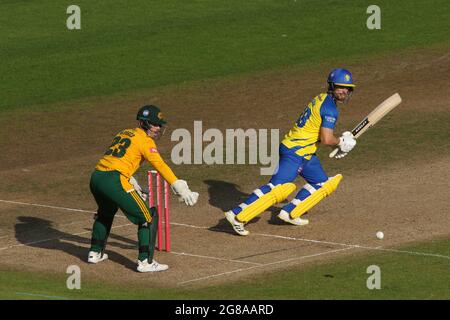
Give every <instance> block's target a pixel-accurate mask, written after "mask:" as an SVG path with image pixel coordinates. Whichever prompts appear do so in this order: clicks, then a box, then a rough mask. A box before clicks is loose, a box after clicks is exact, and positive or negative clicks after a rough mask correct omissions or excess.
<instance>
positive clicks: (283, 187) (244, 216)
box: [236, 183, 296, 223]
mask: <svg viewBox="0 0 450 320" xmlns="http://www.w3.org/2000/svg"><path fill="white" fill-rule="evenodd" d="M295 188H296V187H295V184H293V183H284V184H280V185H278V186H276V187H274V188H273V189H272V190H271V191H270V192H268V193H266V194H264V195H261V197H260V198H259V199H258V200H256V201H255V202H253V203H252V204H250V205H248V206H246V207H245V208H244V209H243V210H242V211H241V212H240V213H239V214H238V215H237V216H236V218H237V220H238V221H240V222H244V223H247V222H249V221H250V220H252V219H253V218H255V217H256V216H257V215H259V214H260V213H262V212H264V211H265V210H267V209H268V208H270V207H271V206H273V205H274V204H277V203H279V202H281V201H283V200H284V199H286V198H287V197H288V196H289V195H290V194H291V193H292V192H294V191H295Z"/></svg>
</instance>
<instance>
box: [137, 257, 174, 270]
mask: <svg viewBox="0 0 450 320" xmlns="http://www.w3.org/2000/svg"><path fill="white" fill-rule="evenodd" d="M167 269H169V266H168V265H167V264H160V263H158V262H156V260H153V261H152V263H148V259H145V260H144V261H140V260H138V266H137V271H139V272H157V271H165V270H167Z"/></svg>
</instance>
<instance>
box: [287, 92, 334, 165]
mask: <svg viewBox="0 0 450 320" xmlns="http://www.w3.org/2000/svg"><path fill="white" fill-rule="evenodd" d="M338 116H339V111H338V109H337V106H336V103H335V101H334V99H333V98H332V97H331V95H329V94H327V93H321V94H319V95H318V96H317V97H315V98H314V99H313V100H312V101H311V102H310V103H309V104H308V105H307V106H306V108H305V110H304V111H303V113H302V114H301V115H300V117H299V118H298V120H297V122H296V123H295V125H294V127H293V128H292V129H291V130H290V131H289V132H288V133H287V134H286V135H285V137H284V139H283V140H282V141H281V143H282V144H284V145H285V146H286V147H288V148H289V149H292V148H295V149H296V151H295V153H296V154H298V155H299V156H302V157H304V158H305V159H307V160H309V159H311V156H312V155H313V154H314V153H315V152H316V150H317V144H318V142H319V141H320V128H322V127H324V128H330V129H334V126H335V124H336V121H337V119H338Z"/></svg>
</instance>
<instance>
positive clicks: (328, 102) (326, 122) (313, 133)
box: [225, 69, 356, 236]
mask: <svg viewBox="0 0 450 320" xmlns="http://www.w3.org/2000/svg"><path fill="white" fill-rule="evenodd" d="M327 82H328V92H327V93H321V94H319V95H318V96H316V97H315V98H314V99H313V100H312V101H311V102H310V103H309V104H308V105H307V106H306V108H305V109H304V111H303V113H302V114H301V115H300V117H299V118H298V120H297V121H296V123H295V125H294V127H293V128H292V129H291V130H290V131H289V133H288V134H286V136H285V137H284V139H283V140H282V142H281V144H280V147H279V154H280V161H279V164H278V168H277V170H276V172H275V174H274V175H273V176H272V178H271V179H270V181H269V183H268V184H265V185H263V186H261V187H259V188H258V189H256V190H255V191H253V193H252V194H251V195H250V196H249V197H248V198H247V199H246V200H245V201H244V202H243V203H241V204H240V205H239V206H237V207H236V208H233V209H232V210H230V211H227V212H225V217H226V219H227V220H228V222H229V223H230V224H231V225H232V227H233V229H234V231H235V232H236V233H238V234H239V235H242V236H246V235H248V234H249V231H248V230H246V229H245V224H246V223H248V222H249V221H250V220H252V219H253V218H255V217H256V216H258V215H259V214H261V213H262V212H264V211H265V210H266V209H268V208H269V207H271V206H272V205H274V204H276V203H280V202H282V201H284V200H285V199H286V198H287V197H288V196H289V195H290V194H291V193H292V192H294V191H295V189H296V186H295V184H293V183H292V182H293V181H294V180H295V179H296V178H297V176H298V175H300V176H301V177H302V178H303V179H305V180H306V184H305V185H304V186H303V188H302V189H300V191H299V192H298V193H297V195H296V196H295V198H294V199H293V200H292V201H291V202H289V203H288V204H287V205H285V206H284V207H283V209H282V210H281V211H280V213H279V214H278V218H280V219H281V220H283V221H285V222H287V223H291V224H293V225H298V226H302V225H306V224H308V222H309V221H308V220H306V219H302V218H301V216H302V215H303V214H305V213H306V212H307V211H308V210H309V209H311V208H312V207H313V206H315V205H316V204H317V203H318V202H319V201H321V200H322V199H323V198H325V197H326V196H328V195H330V194H331V193H332V192H333V191H334V190H336V188H337V186H338V184H339V182H340V181H341V179H342V175H341V174H338V175H335V176H334V177H328V175H327V174H326V173H325V171H324V170H323V168H322V166H321V164H320V161H319V159H318V158H317V155H316V150H317V147H318V144H319V142H320V143H321V144H324V145H328V146H331V147H338V148H339V152H338V154H337V155H336V157H337V158H342V157H344V156H345V155H347V153H348V152H350V151H351V150H352V149H353V148H354V147H355V145H356V140H355V138H354V136H353V135H352V133H351V132H349V131H346V132H344V133H343V134H342V136H341V137H339V138H337V137H336V136H335V135H334V127H335V125H336V121H337V119H338V116H339V110H338V107H337V104H338V103H339V104H340V103H343V104H347V103H348V101H349V99H350V97H351V95H352V93H353V89H354V87H355V85H354V83H353V77H352V74H351V73H350V72H349V71H348V70H346V69H334V70H333V71H331V73H330V74H329V76H328V80H327Z"/></svg>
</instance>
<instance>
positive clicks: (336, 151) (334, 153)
mask: <svg viewBox="0 0 450 320" xmlns="http://www.w3.org/2000/svg"><path fill="white" fill-rule="evenodd" d="M338 151H339V148H335V149H334V150H333V151H331V152H330V155H329V157H330V158H334V156H335V155H336V154H337V153H338Z"/></svg>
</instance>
